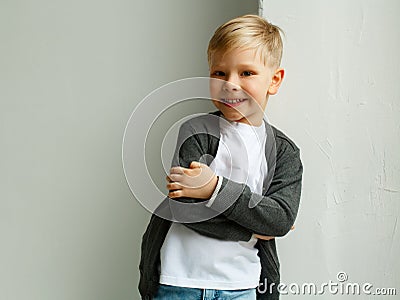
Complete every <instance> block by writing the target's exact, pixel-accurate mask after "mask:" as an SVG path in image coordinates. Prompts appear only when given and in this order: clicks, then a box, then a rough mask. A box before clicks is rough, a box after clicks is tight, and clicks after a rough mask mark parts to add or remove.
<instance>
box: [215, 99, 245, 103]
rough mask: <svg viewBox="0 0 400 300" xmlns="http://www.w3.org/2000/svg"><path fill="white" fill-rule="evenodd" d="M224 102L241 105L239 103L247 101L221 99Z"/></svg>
mask: <svg viewBox="0 0 400 300" xmlns="http://www.w3.org/2000/svg"><path fill="white" fill-rule="evenodd" d="M221 100H222V101H224V102H227V103H230V104H235V103H239V102H243V101H244V100H246V99H224V98H223V99H221Z"/></svg>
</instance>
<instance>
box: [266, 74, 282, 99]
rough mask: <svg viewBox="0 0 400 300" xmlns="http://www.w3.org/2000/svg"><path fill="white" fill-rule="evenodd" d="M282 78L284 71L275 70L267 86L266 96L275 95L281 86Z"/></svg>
mask: <svg viewBox="0 0 400 300" xmlns="http://www.w3.org/2000/svg"><path fill="white" fill-rule="evenodd" d="M283 77H285V70H284V69H276V71H275V72H274V74H273V76H272V81H271V84H270V85H269V88H268V95H275V94H276V93H277V92H278V90H279V87H280V86H281V83H282V80H283Z"/></svg>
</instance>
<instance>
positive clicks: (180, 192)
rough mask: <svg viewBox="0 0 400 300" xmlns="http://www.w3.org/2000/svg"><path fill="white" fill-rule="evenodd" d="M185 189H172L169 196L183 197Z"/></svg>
mask: <svg viewBox="0 0 400 300" xmlns="http://www.w3.org/2000/svg"><path fill="white" fill-rule="evenodd" d="M183 196H184V195H183V191H182V190H177V191H170V192H169V193H168V197H169V198H179V197H183Z"/></svg>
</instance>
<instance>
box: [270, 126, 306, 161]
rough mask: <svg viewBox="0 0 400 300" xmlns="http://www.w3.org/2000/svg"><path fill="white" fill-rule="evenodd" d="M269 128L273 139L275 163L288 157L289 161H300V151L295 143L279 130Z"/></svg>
mask: <svg viewBox="0 0 400 300" xmlns="http://www.w3.org/2000/svg"><path fill="white" fill-rule="evenodd" d="M271 128H272V131H273V133H274V137H275V143H276V159H277V162H278V161H279V160H283V159H285V158H289V157H290V159H291V160H292V159H296V160H300V149H299V147H298V146H297V145H296V143H295V142H294V141H293V140H292V139H291V138H289V137H288V136H287V135H286V134H285V133H283V132H282V131H281V130H279V129H277V128H276V127H274V126H272V125H271Z"/></svg>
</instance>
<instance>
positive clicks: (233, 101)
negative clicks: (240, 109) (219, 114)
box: [220, 98, 247, 106]
mask: <svg viewBox="0 0 400 300" xmlns="http://www.w3.org/2000/svg"><path fill="white" fill-rule="evenodd" d="M246 100H247V98H220V101H221V102H222V103H223V104H225V105H227V106H238V105H240V104H241V103H243V102H244V101H246Z"/></svg>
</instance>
